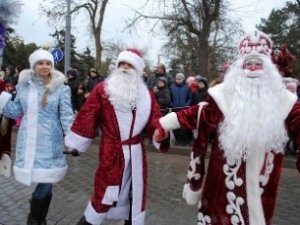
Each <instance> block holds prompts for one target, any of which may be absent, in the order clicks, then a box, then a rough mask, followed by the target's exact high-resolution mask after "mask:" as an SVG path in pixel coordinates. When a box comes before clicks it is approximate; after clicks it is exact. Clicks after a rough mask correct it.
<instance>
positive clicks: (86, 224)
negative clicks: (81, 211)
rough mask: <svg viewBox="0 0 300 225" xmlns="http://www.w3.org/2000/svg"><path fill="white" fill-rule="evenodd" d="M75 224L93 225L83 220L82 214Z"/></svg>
mask: <svg viewBox="0 0 300 225" xmlns="http://www.w3.org/2000/svg"><path fill="white" fill-rule="evenodd" d="M77 225H93V224H91V223H89V222H87V221H86V220H85V217H84V216H82V217H81V219H80V220H79V222H78V223H77Z"/></svg>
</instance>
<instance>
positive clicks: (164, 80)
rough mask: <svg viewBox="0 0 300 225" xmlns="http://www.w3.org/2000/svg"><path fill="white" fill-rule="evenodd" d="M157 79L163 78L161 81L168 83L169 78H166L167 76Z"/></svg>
mask: <svg viewBox="0 0 300 225" xmlns="http://www.w3.org/2000/svg"><path fill="white" fill-rule="evenodd" d="M157 80H161V81H163V82H164V83H165V84H167V83H168V81H167V78H165V77H159V78H158V79H157Z"/></svg>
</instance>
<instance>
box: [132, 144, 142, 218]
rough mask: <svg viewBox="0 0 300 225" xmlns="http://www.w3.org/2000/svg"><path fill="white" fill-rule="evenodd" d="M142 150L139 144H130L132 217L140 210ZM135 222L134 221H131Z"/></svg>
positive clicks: (138, 213)
mask: <svg viewBox="0 0 300 225" xmlns="http://www.w3.org/2000/svg"><path fill="white" fill-rule="evenodd" d="M143 168H144V167H143V151H142V146H141V144H138V145H132V146H131V174H132V178H131V179H132V195H133V196H132V212H131V213H132V218H136V217H137V216H138V215H140V213H141V212H142V211H141V210H142V203H143V197H144V196H143V193H144V180H143V177H144V174H143V171H144V169H143ZM133 224H135V223H133Z"/></svg>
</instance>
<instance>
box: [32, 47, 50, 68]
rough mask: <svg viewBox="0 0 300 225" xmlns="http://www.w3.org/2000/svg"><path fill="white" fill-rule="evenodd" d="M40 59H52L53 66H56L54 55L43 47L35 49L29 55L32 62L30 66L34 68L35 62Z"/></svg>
mask: <svg viewBox="0 0 300 225" xmlns="http://www.w3.org/2000/svg"><path fill="white" fill-rule="evenodd" d="M40 60H47V61H50V62H51V64H52V67H53V66H54V59H53V55H52V54H51V53H50V52H48V51H46V50H43V49H38V50H35V51H34V52H33V53H32V54H31V55H30V56H29V63H30V68H31V69H33V67H34V66H35V64H36V63H37V62H38V61H40Z"/></svg>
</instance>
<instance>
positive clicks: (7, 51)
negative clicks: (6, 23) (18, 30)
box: [3, 28, 39, 68]
mask: <svg viewBox="0 0 300 225" xmlns="http://www.w3.org/2000/svg"><path fill="white" fill-rule="evenodd" d="M5 44H6V47H5V48H4V52H3V66H9V65H12V66H20V67H21V68H28V67H29V63H28V57H29V55H30V54H31V53H32V52H33V51H34V50H36V49H38V48H39V47H38V46H37V45H36V44H34V43H29V44H25V43H24V41H23V40H22V39H21V38H19V37H17V36H15V35H14V30H13V29H12V28H7V35H6V40H5Z"/></svg>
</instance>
